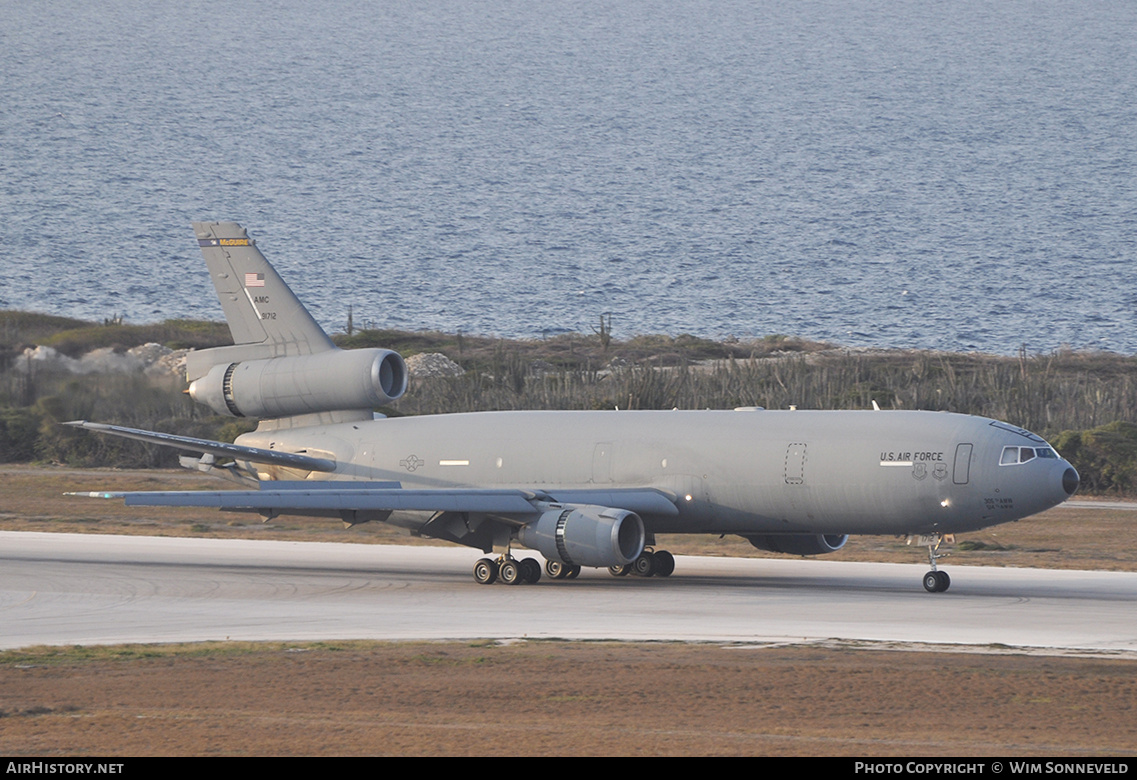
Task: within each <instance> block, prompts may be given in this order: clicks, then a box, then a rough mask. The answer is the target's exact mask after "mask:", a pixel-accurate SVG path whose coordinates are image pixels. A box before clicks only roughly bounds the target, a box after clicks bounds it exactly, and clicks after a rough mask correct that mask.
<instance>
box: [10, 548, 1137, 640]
mask: <svg viewBox="0 0 1137 780" xmlns="http://www.w3.org/2000/svg"><path fill="white" fill-rule="evenodd" d="M478 557H479V554H478V553H477V552H476V551H472V550H468V549H464V548H458V547H455V548H436V547H393V546H383V545H362V544H318V543H306V542H270V541H227V540H214V539H171V538H157V537H139V536H104V535H94V534H91V535H86V534H40V533H13V532H0V648H13V647H23V646H27V645H32V644H104V643H116V642H174V641H195V640H209V639H226V638H228V639H244V640H316V639H349V638H358V639H390V640H400V639H471V638H480V637H488V638H507V637H522V636H528V637H541V638H567V639H621V640H711V641H740V642H779V641H791V642H801V641H803V640H804V641H816V640H827V639H841V640H850V641H881V642H895V643H931V644H940V643H946V644H960V645H976V646H985V645H1009V646H1013V647H1028V648H1049V649H1058V650H1075V651H1088V652H1095V651H1096V652H1101V651H1104V652H1107V653H1110V654H1117V655H1128V656H1133V655H1135V654H1137V574H1132V573H1112V572H1082V571H1050V570H1040V569H996V568H981V567H963V566H955V567H948V570H949V571H950V572H951V574H952V588H951V590H950V591H949V592H948V593H944V594H929V593H926V592H925V591H924V589H923V587H922V586H921V584H920V578H921V575H922V574H923V573H924V571H925V567H924V566H921V565H900V564H874V563H840V562H832V561H825V560H806V559H789V560H759V559H726V558H697V557H680V558H678V562H677V566H676V571H675V575H674V576H672V577H670V578H668V579H656V578H651V579H639V578H634V577H626V578H620V579H616V578H613V577H611V576H609V575H608V574H607V572H604V571H593V570H586V571H585V573H584V574H582V575H581V577H580V579H578V580H576V581H550V580H547V579H542V581H541V582H540V583H539V584H537V585H529V586H513V587H510V586H505V585H501V584H495V585H491V586H483V585H477V584H475V583H474V581H473V579H472V577H471V575H470V569H471V567H472V566H473V563H474V561H475V560H476V559H477V558H478Z"/></svg>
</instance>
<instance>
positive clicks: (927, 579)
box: [924, 571, 951, 593]
mask: <svg viewBox="0 0 1137 780" xmlns="http://www.w3.org/2000/svg"><path fill="white" fill-rule="evenodd" d="M949 587H951V577H949V576H948V573H947V572H946V571H930V572H928V573H927V574H925V575H924V590H926V591H928V593H943V592H944V591H945V590H947V589H948V588H949Z"/></svg>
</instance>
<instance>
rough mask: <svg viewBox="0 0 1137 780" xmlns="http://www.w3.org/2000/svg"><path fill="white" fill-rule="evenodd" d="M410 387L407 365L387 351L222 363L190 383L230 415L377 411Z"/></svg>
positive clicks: (199, 397)
mask: <svg viewBox="0 0 1137 780" xmlns="http://www.w3.org/2000/svg"><path fill="white" fill-rule="evenodd" d="M406 389H407V367H406V365H405V364H404V363H403V358H402V357H401V356H400V355H399V353H397V352H392V351H390V350H387V349H350V350H342V349H335V350H329V351H327V352H318V353H316V354H314V355H297V356H294V357H279V358H268V359H266V360H248V361H244V362H240V363H219V364H217V365H215V366H213V368H211V369H210V370H209V372H208V373H207V374H205V376H203V377H201V378H199V379H196V380H194V381H193V382H192V383H190V387H189V394H190V397H191V398H193V400H195V401H197V402H198V403H200V404H205V405H206V406H208V407H209V408H210V409H213V411H215V412H217V413H218V414H224V415H228V416H230V417H270V418H271V417H291V416H294V415H300V414H310V413H313V412H336V411H344V410H349V409H371V408H373V407H376V406H381V405H383V404H386V403H390V402H391V401H394V400H396V399H397V398H399V397H400V396H402V394H403V393H404V392H406Z"/></svg>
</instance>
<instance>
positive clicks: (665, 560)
mask: <svg viewBox="0 0 1137 780" xmlns="http://www.w3.org/2000/svg"><path fill="white" fill-rule="evenodd" d="M673 571H675V556H674V555H672V554H671V553H669V552H668V551H667V550H656V551H655V552H652V551H651V550H644V551H643V553H642V554H641V555H640V557H638V558H636V559H635V560H634V561H632V562H631V563H630V564H628V565H627V566H610V567H608V572H609V573H610V574H611V575H612V576H613V577H623V576H624V575H625V574H634V575H636V576H637V577H670V576H671V573H672V572H673ZM545 574H547V575H548V576H549V579H553V580H575V579H576V578H577V577H579V576H580V567H579V566H570V565H569V564H567V563H561V562H559V561H546V562H545ZM540 579H541V564H539V563H537V559H536V558H523V559H522V560H517V559H516V558H514V557H513V556H512V555H510V554H509V553H506V554H505V555H502V556H500V557H498V558H480V559H479V560H478V562H477V563H475V564H474V581H475V582H477V583H478V584H479V585H492V584H493V583H495V582H503V583H505V584H506V585H531V584H533V583H536V582H538V581H539V580H540Z"/></svg>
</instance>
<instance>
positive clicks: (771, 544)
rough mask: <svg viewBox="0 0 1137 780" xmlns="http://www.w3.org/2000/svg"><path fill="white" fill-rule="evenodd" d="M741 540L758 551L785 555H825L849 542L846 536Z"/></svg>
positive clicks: (777, 536) (758, 536)
mask: <svg viewBox="0 0 1137 780" xmlns="http://www.w3.org/2000/svg"><path fill="white" fill-rule="evenodd" d="M743 538H745V539H746V541H748V542H750V544H752V545H754V546H755V547H757V548H758V549H759V550H765V551H766V552H776V553H786V554H787V555H825V554H826V553H831V552H837V551H838V550H840V549H841V548H842V547H844V546H845V542H847V541H849V537H848V535H847V534H748V535H746V536H745V537H743Z"/></svg>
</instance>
